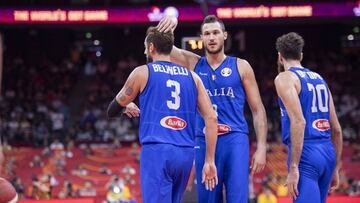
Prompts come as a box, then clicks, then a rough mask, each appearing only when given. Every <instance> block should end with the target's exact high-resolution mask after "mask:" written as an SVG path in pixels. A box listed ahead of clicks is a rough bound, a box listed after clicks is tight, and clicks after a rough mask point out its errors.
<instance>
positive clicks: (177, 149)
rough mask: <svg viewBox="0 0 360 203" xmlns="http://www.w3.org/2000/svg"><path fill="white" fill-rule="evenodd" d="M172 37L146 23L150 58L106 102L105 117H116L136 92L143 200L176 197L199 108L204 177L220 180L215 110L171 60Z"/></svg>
mask: <svg viewBox="0 0 360 203" xmlns="http://www.w3.org/2000/svg"><path fill="white" fill-rule="evenodd" d="M173 42H174V38H173V35H172V33H161V32H159V31H157V29H156V28H155V27H150V28H149V29H148V31H147V36H146V38H145V42H144V44H145V54H146V55H147V58H148V59H149V61H153V62H150V63H148V64H147V65H142V66H139V67H137V68H135V69H134V70H133V71H132V73H131V74H130V76H129V78H128V79H127V81H126V83H125V85H124V87H123V88H122V89H121V90H120V92H119V93H118V94H117V95H116V97H115V98H114V100H113V101H112V102H111V103H110V105H109V107H108V117H115V116H117V115H119V114H121V111H122V109H123V108H124V107H126V106H127V105H130V106H131V107H132V108H133V107H134V104H133V103H131V102H132V101H133V100H134V99H135V97H137V96H138V95H139V100H140V112H141V116H140V130H139V138H140V143H141V144H142V151H141V157H140V177H141V190H142V191H141V192H142V198H143V202H144V203H171V202H172V203H179V202H180V200H181V197H182V194H183V192H184V190H185V187H186V184H187V180H188V178H189V174H190V171H191V168H192V164H193V159H194V153H195V152H194V145H195V116H196V115H197V113H198V112H197V109H198V111H199V112H200V113H201V115H202V116H203V118H204V120H205V125H206V132H205V133H206V135H207V139H206V147H207V150H206V158H205V159H206V161H205V163H204V167H203V173H202V178H203V180H202V182H203V183H205V187H206V188H207V189H209V190H212V189H213V188H214V187H215V185H216V184H217V182H218V180H217V175H216V166H215V161H214V160H215V155H214V154H215V145H216V140H217V135H216V126H217V119H216V114H215V112H214V110H213V109H212V106H211V102H210V99H209V97H208V96H207V94H206V91H205V88H204V87H203V84H202V82H201V80H200V78H199V77H198V76H197V75H196V74H195V73H193V72H191V71H189V70H187V69H186V68H184V67H182V66H179V65H177V64H174V63H171V62H170V55H169V54H170V52H171V49H172V46H173ZM131 107H129V109H130V108H131ZM129 109H127V112H126V113H129ZM134 112H135V113H134ZM134 112H133V113H134V115H135V114H136V111H134ZM130 114H131V113H130ZM135 116H136V115H135Z"/></svg>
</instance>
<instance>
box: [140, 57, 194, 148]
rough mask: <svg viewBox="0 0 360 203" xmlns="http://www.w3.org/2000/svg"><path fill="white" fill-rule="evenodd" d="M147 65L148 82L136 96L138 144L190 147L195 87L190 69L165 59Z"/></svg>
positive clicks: (192, 133) (192, 141) (192, 135)
mask: <svg viewBox="0 0 360 203" xmlns="http://www.w3.org/2000/svg"><path fill="white" fill-rule="evenodd" d="M147 67H148V70H149V77H148V81H147V84H146V87H145V89H144V90H143V92H142V93H141V94H140V98H139V100H140V112H141V116H140V130H139V139H140V143H141V144H145V143H166V144H173V145H177V146H189V147H193V146H194V142H195V116H196V112H197V89H196V84H195V82H194V80H193V78H192V75H191V72H190V71H189V70H187V69H186V68H184V67H181V66H179V65H177V64H174V63H171V62H166V61H156V62H153V63H149V64H148V65H147Z"/></svg>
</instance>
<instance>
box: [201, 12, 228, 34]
mask: <svg viewBox="0 0 360 203" xmlns="http://www.w3.org/2000/svg"><path fill="white" fill-rule="evenodd" d="M216 22H218V23H219V24H220V26H221V30H222V31H223V32H225V25H224V22H223V21H222V20H220V19H219V18H217V17H216V16H214V15H208V16H206V17H205V18H204V20H203V22H202V23H201V27H200V29H201V30H200V31H201V32H202V29H203V27H204V24H206V23H216Z"/></svg>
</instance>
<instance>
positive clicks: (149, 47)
mask: <svg viewBox="0 0 360 203" xmlns="http://www.w3.org/2000/svg"><path fill="white" fill-rule="evenodd" d="M148 49H149V53H154V51H155V46H154V44H153V43H152V42H150V43H149V46H148Z"/></svg>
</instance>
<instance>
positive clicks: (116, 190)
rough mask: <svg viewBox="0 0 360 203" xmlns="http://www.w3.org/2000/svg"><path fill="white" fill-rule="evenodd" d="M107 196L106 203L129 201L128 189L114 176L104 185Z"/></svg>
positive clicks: (122, 181)
mask: <svg viewBox="0 0 360 203" xmlns="http://www.w3.org/2000/svg"><path fill="white" fill-rule="evenodd" d="M106 188H107V191H108V192H107V194H106V200H107V202H108V203H117V202H123V201H129V200H130V199H131V194H130V189H129V187H127V186H126V185H125V183H124V180H122V179H119V177H118V176H116V175H114V176H112V177H111V179H110V180H109V182H108V183H107V184H106Z"/></svg>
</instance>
